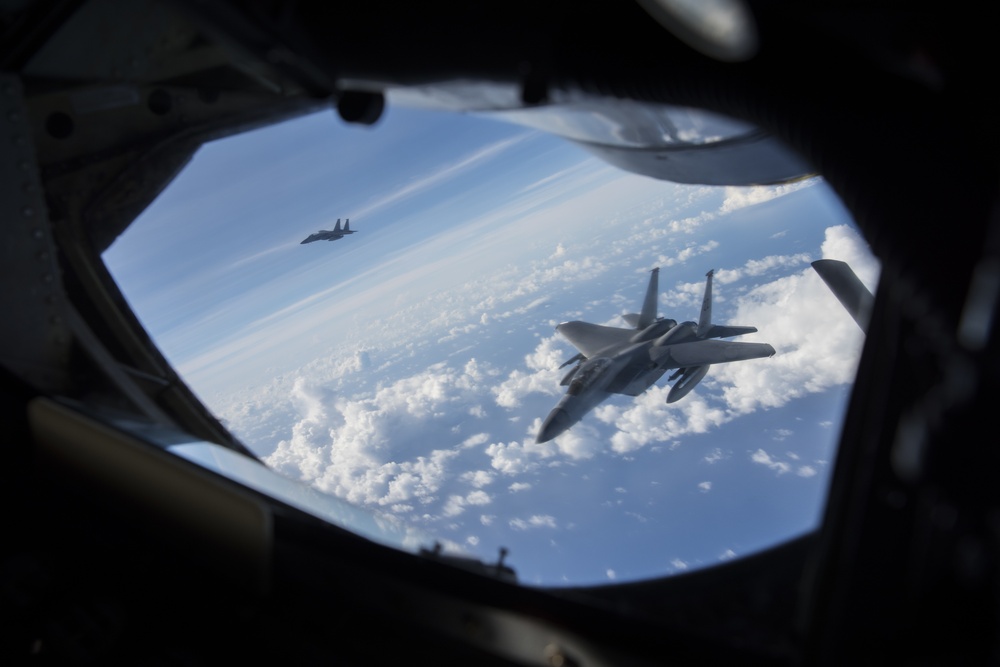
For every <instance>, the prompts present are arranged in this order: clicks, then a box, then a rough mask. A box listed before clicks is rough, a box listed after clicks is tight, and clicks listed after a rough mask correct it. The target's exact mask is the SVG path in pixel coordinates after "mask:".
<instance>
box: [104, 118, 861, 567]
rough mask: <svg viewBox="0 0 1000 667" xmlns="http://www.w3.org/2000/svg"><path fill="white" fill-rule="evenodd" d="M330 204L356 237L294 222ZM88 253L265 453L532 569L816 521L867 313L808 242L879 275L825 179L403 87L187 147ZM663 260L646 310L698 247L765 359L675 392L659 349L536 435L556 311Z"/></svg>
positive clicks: (631, 309) (585, 317)
mask: <svg viewBox="0 0 1000 667" xmlns="http://www.w3.org/2000/svg"><path fill="white" fill-rule="evenodd" d="M338 219H339V220H340V223H341V230H342V231H343V229H344V227H343V225H344V224H345V223H346V222H347V220H348V219H349V220H350V231H351V232H353V233H352V234H349V235H343V236H342V238H339V239H335V240H322V239H320V240H316V241H314V242H310V243H305V244H303V243H302V241H303V240H305V239H307V238H308V237H309V236H310V235H312V234H315V233H317V232H319V231H321V230H326V231H333V230H335V229H336V224H337V220H338ZM331 236H333V235H331ZM104 258H105V261H106V263H107V265H108V267H109V268H110V270H111V272H112V274H113V275H114V276H115V279H116V280H117V281H118V283H119V285H120V287H121V289H122V291H123V292H124V294H125V295H126V297H127V299H128V300H129V302H130V303H131V305H132V307H133V308H134V309H135V311H136V314H137V315H138V316H139V318H140V320H141V321H142V322H143V324H144V325H145V326H146V328H147V329H148V330H149V332H150V333H151V334H152V336H153V338H154V340H155V341H156V343H157V344H158V345H159V346H160V348H161V350H162V351H163V352H164V354H165V355H166V356H167V358H168V359H169V360H170V362H171V363H172V364H173V365H174V367H175V368H176V369H177V370H178V371H179V372H180V374H181V375H182V376H183V377H184V379H185V380H186V382H187V383H188V384H189V385H190V386H191V387H192V388H193V389H194V391H195V392H196V393H197V394H198V395H199V397H200V398H201V399H202V400H203V401H204V402H205V403H206V405H208V406H209V408H210V409H211V410H212V411H213V412H214V413H215V414H216V415H217V416H218V417H219V418H221V419H222V420H223V421H224V423H225V424H226V425H227V426H228V427H229V428H230V429H231V430H232V431H233V432H234V433H235V434H236V435H237V436H238V437H239V438H240V439H241V440H242V441H243V442H244V443H245V444H246V445H247V446H248V447H249V448H250V449H251V450H253V451H254V452H255V453H256V454H257V455H258V456H259V457H260V458H261V459H262V460H263V461H264V462H266V463H267V464H268V465H269V466H270V467H272V468H273V469H274V470H276V471H277V472H279V473H281V474H282V475H285V476H287V477H290V478H292V479H295V480H302V481H304V482H306V483H308V484H310V485H312V486H314V487H315V488H316V489H318V490H320V491H323V492H326V493H329V494H332V495H334V496H337V497H338V498H341V499H344V500H347V501H349V502H351V503H354V504H356V505H358V506H360V507H363V508H368V509H371V510H375V511H377V512H379V513H381V514H382V515H385V516H389V517H396V518H398V519H399V520H401V521H402V522H405V523H407V524H409V525H412V526H414V527H416V528H418V529H420V530H422V531H424V532H427V533H429V534H432V535H434V536H435V538H436V539H437V540H439V541H440V542H441V544H442V545H444V546H445V548H447V549H451V550H455V551H464V552H466V553H470V554H472V555H475V556H478V557H480V558H482V559H483V560H485V561H490V562H492V561H495V560H496V557H497V553H498V550H499V549H500V548H501V547H505V548H507V549H508V550H509V554H510V555H509V557H508V558H507V563H509V564H510V565H512V566H513V567H514V568H515V569H516V570H517V571H518V574H519V576H520V579H521V581H523V582H525V583H529V584H536V583H537V584H545V585H560V584H573V585H579V584H593V583H601V582H609V581H627V580H635V579H642V578H647V577H652V576H660V575H664V574H669V573H679V572H683V571H688V570H690V569H692V568H698V567H705V566H709V565H712V564H715V563H718V562H720V561H725V560H727V559H731V558H735V557H739V556H744V555H747V554H750V553H753V552H755V551H758V550H760V549H763V548H766V547H769V546H772V545H774V544H775V543H777V542H780V541H783V540H786V539H789V538H792V537H795V536H797V535H799V534H801V533H803V532H805V531H807V530H809V529H811V528H813V527H815V526H816V525H817V523H818V520H819V518H820V515H821V512H822V508H823V501H824V498H825V493H826V489H827V485H828V480H829V476H830V471H831V466H832V463H833V459H834V457H835V445H836V442H837V438H838V436H839V430H840V423H841V420H842V417H843V413H844V409H845V404H846V400H847V397H848V394H849V391H850V387H851V383H852V381H853V378H854V374H855V369H856V365H857V361H858V357H859V354H860V350H861V346H862V344H863V338H864V336H863V333H862V332H861V330H860V329H859V327H858V326H857V324H855V322H854V320H853V319H852V318H851V317H850V315H849V314H848V313H847V312H846V311H844V310H843V308H842V307H841V306H840V305H839V303H838V302H837V300H836V298H835V297H834V296H833V295H832V294H831V293H830V291H829V289H828V288H827V287H826V285H825V284H824V283H823V282H822V280H821V279H820V278H819V276H818V275H817V274H816V273H815V271H814V270H813V269H812V268H811V266H810V262H812V261H813V260H817V259H821V258H833V259H838V260H843V261H845V262H847V263H848V264H849V265H850V266H851V267H852V268H853V269H854V271H855V272H856V273H857V274H858V275H859V276H860V277H861V279H862V280H863V281H864V282H865V283H866V284H867V285H868V287H869V288H870V289H874V283H875V281H876V279H877V274H878V266H877V264H876V262H875V261H874V260H873V258H872V256H871V254H870V252H869V251H868V249H867V246H866V244H865V242H864V241H863V239H862V238H861V237H860V236H859V235H858V233H857V231H856V230H855V228H854V227H853V226H852V224H851V221H850V219H849V216H848V215H847V213H846V211H845V210H844V208H843V207H842V206H841V204H840V203H839V201H838V199H837V198H836V197H835V196H834V195H833V194H832V192H831V191H830V189H829V188H828V187H827V185H826V184H825V183H824V181H823V180H822V179H821V178H812V179H806V180H801V181H798V182H794V183H788V184H783V185H774V186H756V187H732V188H722V187H706V186H692V185H677V184H673V183H668V182H664V181H658V180H654V179H651V178H647V177H643V176H638V175H635V174H630V173H627V172H624V171H622V170H620V169H618V168H616V167H612V166H609V165H607V164H605V163H603V162H601V161H599V160H597V159H596V158H594V157H591V156H590V155H589V154H587V153H585V152H584V151H582V150H581V149H579V148H578V147H576V146H574V145H573V144H571V143H569V142H567V141H565V140H563V139H559V138H556V137H552V136H550V135H548V134H545V133H543V132H539V131H537V130H533V129H530V128H525V127H523V126H518V125H513V124H506V123H502V122H497V121H495V120H490V119H483V118H476V117H473V116H466V115H458V114H447V113H435V112H429V111H420V110H413V109H403V108H396V107H390V109H389V110H388V111H387V114H386V116H385V117H384V118H383V119H382V121H380V122H379V124H377V125H376V126H374V127H373V128H356V127H348V126H345V125H343V124H342V123H341V122H340V121H339V120H338V119H336V118H335V116H334V115H333V114H331V113H323V114H316V115H312V116H308V117H305V118H300V119H297V120H295V121H291V122H287V123H283V124H280V125H276V126H272V127H269V128H265V129H262V130H259V131H256V132H253V133H248V134H245V135H240V136H236V137H232V138H229V139H225V140H222V141H218V142H214V143H212V144H209V145H206V146H204V147H203V148H202V149H201V150H200V151H199V152H198V154H197V155H196V156H195V158H194V159H193V160H192V162H191V163H190V164H189V165H188V167H187V168H186V169H185V170H184V172H183V173H181V174H180V175H179V176H178V178H177V179H176V181H175V182H174V183H173V184H172V185H171V186H170V187H169V188H167V189H166V190H165V191H164V193H163V194H162V195H161V196H160V197H159V198H158V199H157V200H156V201H155V202H154V203H153V205H152V206H150V208H149V209H148V210H147V211H146V212H145V213H144V214H143V215H142V216H141V217H140V218H139V219H138V220H137V221H136V222H135V223H134V224H133V225H132V226H131V227H130V228H129V229H128V230H127V231H126V233H125V234H123V235H122V236H121V237H120V238H119V239H118V240H117V241H116V242H115V243H114V245H113V246H112V247H111V248H110V249H109V250H108V251H107V252H106V253H105V256H104ZM655 267H659V274H658V281H659V285H658V287H659V289H658V291H657V294H656V315H657V316H658V317H662V318H670V319H673V320H676V322H679V323H684V322H689V321H690V322H694V323H697V322H698V321H699V314H700V311H701V307H702V300H703V295H704V290H705V284H706V273H707V272H708V271H709V270H711V269H714V275H713V295H712V296H713V299H712V304H713V310H712V318H711V320H712V322H713V323H715V324H719V325H746V326H752V327H756V328H757V329H758V331H757V332H756V333H748V334H744V335H739V336H735V337H730V338H725V339H717V340H727V341H733V342H746V343H758V344H761V343H767V344H770V345H771V346H772V347H773V348H774V351H775V354H774V356H771V357H764V358H755V359H750V360H744V361H733V362H730V363H719V364H712V365H711V366H710V368H708V370H707V373H706V374H705V375H704V378H703V379H702V380H701V381H700V382H699V383H697V386H695V387H694V388H693V389H692V390H691V391H690V393H688V394H687V395H686V396H684V397H683V398H681V399H680V400H677V401H675V402H672V403H669V404H668V403H667V399H668V396H669V393H670V388H671V386H672V385H674V384H676V383H678V382H681V381H683V378H681V379H677V378H675V379H673V380H672V381H671V380H670V378H671V377H673V376H674V374H675V372H676V370H677V369H670V370H667V371H666V372H665V373H664V375H663V377H662V378H661V379H660V380H659V381H658V382H656V383H655V384H654V385H653V386H651V387H650V388H649V389H647V390H646V391H645V392H642V393H640V394H639V395H638V396H630V395H626V394H621V393H615V394H612V395H611V396H610V397H609V398H607V400H605V401H603V402H600V403H599V404H598V405H596V406H595V407H593V409H591V410H589V411H587V412H586V413H585V414H584V415H583V416H582V418H581V419H580V420H579V421H578V422H576V423H574V424H572V425H571V426H570V427H569V429H568V430H566V431H565V432H564V433H562V434H561V435H559V436H558V437H555V438H554V439H552V440H549V441H546V442H541V443H539V442H537V436H538V433H539V430H540V428H541V427H542V424H543V421H544V420H545V419H546V417H547V415H548V414H549V412H550V411H551V410H552V409H553V407H554V406H555V405H556V404H557V402H558V401H560V399H562V398H563V396H564V394H565V393H566V390H567V386H566V385H561V384H560V382H561V381H562V380H563V378H564V377H566V375H567V373H568V372H569V371H570V370H572V368H573V362H571V364H570V365H567V366H565V367H562V368H560V366H561V365H562V364H563V363H564V362H566V361H567V360H570V359H571V358H572V357H573V356H574V355H576V354H577V353H578V351H579V350H578V349H577V348H576V347H574V346H573V345H572V344H571V343H570V342H569V341H568V340H567V338H566V336H564V335H562V334H560V333H558V332H557V331H556V326H557V325H558V324H560V323H562V322H566V321H575V320H577V321H584V322H588V323H593V324H597V325H603V326H607V327H618V328H632V329H633V333H634V327H630V325H629V324H628V323H627V322H626V321H625V320H623V319H622V317H621V315H623V314H627V313H640V312H641V310H642V308H643V299H644V296H645V293H646V290H647V286H648V283H649V280H650V275H651V274H650V271H651V270H652V269H653V268H655ZM692 329H697V327H692ZM610 335H612V336H613V335H615V334H610ZM637 340H639V339H637ZM649 342H651V341H649ZM675 353H676V354H677V355H680V354H681V351H680V349H679V348H678V349H675V350H673V351H672V352H671V354H675ZM687 353H688V354H690V355H697V354H702V353H703V350H700V349H689V350H687ZM591 356H592V355H591ZM647 357H648V358H649V359H650V361H651V362H652V361H655V359H653V357H652V356H650V355H649V354H648V351H647ZM685 358H686V359H688V360H689V361H688V362H685V363H689V364H691V366H690V367H689V368H691V369H694V370H696V368H695V366H696V365H697V364H698V363H700V362H696V361H690V360H691V359H696V356H689V357H685ZM618 366H620V364H619V365H616V366H615V367H618ZM693 375H694V373H693V372H692V373H689V374H688V376H687V377H688V379H690V378H691V377H692V376H693ZM567 384H568V382H567ZM623 386H624V385H623ZM426 546H430V545H426Z"/></svg>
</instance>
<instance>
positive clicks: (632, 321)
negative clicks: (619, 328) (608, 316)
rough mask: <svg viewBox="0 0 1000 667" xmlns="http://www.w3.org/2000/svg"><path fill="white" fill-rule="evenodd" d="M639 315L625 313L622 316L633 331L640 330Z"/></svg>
mask: <svg viewBox="0 0 1000 667" xmlns="http://www.w3.org/2000/svg"><path fill="white" fill-rule="evenodd" d="M639 317H640V316H639V313H625V314H624V315H622V319H623V320H625V324H627V325H629V326H630V327H632V328H633V329H638V328H639Z"/></svg>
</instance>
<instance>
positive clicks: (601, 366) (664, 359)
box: [537, 268, 774, 442]
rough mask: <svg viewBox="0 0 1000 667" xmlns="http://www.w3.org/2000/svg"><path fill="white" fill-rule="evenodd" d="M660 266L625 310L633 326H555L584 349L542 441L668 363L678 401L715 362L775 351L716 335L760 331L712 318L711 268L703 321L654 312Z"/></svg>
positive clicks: (638, 389) (652, 377)
mask: <svg viewBox="0 0 1000 667" xmlns="http://www.w3.org/2000/svg"><path fill="white" fill-rule="evenodd" d="M659 273H660V269H659V268H655V269H653V271H652V275H651V276H650V278H649V286H648V287H647V288H646V298H645V299H644V300H643V304H642V312H641V313H629V314H627V315H623V316H622V319H624V320H625V321H626V322H627V323H628V324H629V326H630V327H632V328H620V327H608V326H602V325H599V324H590V323H588V322H564V323H562V324H560V325H559V326H557V327H556V331H558V332H559V333H561V334H562V335H563V336H564V337H565V338H566V339H567V340H568V341H569V342H570V343H572V344H573V345H574V347H576V349H577V350H579V351H580V352H579V354H577V355H576V356H574V357H572V358H571V359H569V360H568V361H567V362H566V363H564V364H563V365H562V366H560V368H562V367H564V366H568V365H569V364H571V363H573V362H577V365H576V366H575V367H574V368H573V369H572V370H571V371H570V372H569V373H567V374H566V377H564V378H563V379H562V382H560V385H562V386H567V385H568V386H569V389H568V390H567V391H566V395H565V396H563V398H562V400H560V401H559V403H558V404H557V405H556V407H555V408H553V409H552V412H550V413H549V416H548V417H546V419H545V421H544V422H543V423H542V427H541V429H539V431H538V438H537V442H547V441H549V440H551V439H552V438H555V437H556V436H558V435H559V434H561V433H563V432H565V431H566V430H567V429H569V428H570V427H571V426H573V424H575V423H577V422H578V421H580V420H581V419H582V418H583V416H584V415H586V414H587V413H588V412H590V411H591V410H592V409H594V408H595V407H597V406H598V405H599V404H600V403H601V402H603V401H604V400H605V399H606V398H608V397H609V396H611V394H625V395H627V396H638V395H639V394H641V393H643V392H644V391H646V390H647V389H648V388H649V387H651V386H652V385H653V384H654V383H655V382H656V381H657V380H659V379H660V377H662V376H663V374H664V373H666V372H667V371H668V370H675V369H676V370H675V372H674V373H673V375H671V376H670V378H668V381H669V382H672V381H674V380H677V383H676V384H675V385H674V386H673V387H672V388H671V389H670V393H669V394H667V403H673V402H675V401H678V400H680V399H682V398H684V397H685V396H687V394H688V392H690V391H691V390H692V389H694V387H695V385H696V384H698V383H699V382H701V380H702V379H703V378H704V377H705V375H706V374H707V373H708V369H709V367H710V366H711V365H712V364H722V363H727V362H730V361H743V360H745V359H760V358H763V357H770V356H772V355H773V354H774V348H773V347H771V346H770V345H768V344H767V343H737V342H732V341H721V340H713V339H716V338H730V337H732V336H740V335H742V334H747V333H754V332H755V331H757V328H756V327H743V326H720V325H717V324H712V276H713V275H714V273H715V271H714V269H713V270H712V271H709V272H708V273H707V274H705V276H706V282H705V296H704V298H703V299H702V305H701V315H700V317H699V318H698V321H697V322H682V323H680V324H678V323H677V322H676V321H675V320H671V319H664V318H662V317H657V316H656V297H657V294H658V286H657V281H658V276H659Z"/></svg>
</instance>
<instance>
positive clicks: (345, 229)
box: [344, 218, 351, 232]
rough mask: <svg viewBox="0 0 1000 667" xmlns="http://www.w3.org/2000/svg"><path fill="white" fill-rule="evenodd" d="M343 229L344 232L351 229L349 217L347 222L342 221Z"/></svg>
mask: <svg viewBox="0 0 1000 667" xmlns="http://www.w3.org/2000/svg"><path fill="white" fill-rule="evenodd" d="M344 231H345V232H349V231H351V219H350V218H348V219H347V222H345V223H344Z"/></svg>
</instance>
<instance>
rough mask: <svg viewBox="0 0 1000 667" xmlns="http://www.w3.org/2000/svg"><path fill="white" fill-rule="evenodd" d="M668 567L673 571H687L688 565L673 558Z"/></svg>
mask: <svg viewBox="0 0 1000 667" xmlns="http://www.w3.org/2000/svg"><path fill="white" fill-rule="evenodd" d="M670 567H672V568H673V569H674V570H686V569H688V564H687V563H686V562H685V561H683V560H681V559H680V558H674V559H673V560H671V561H670Z"/></svg>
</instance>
